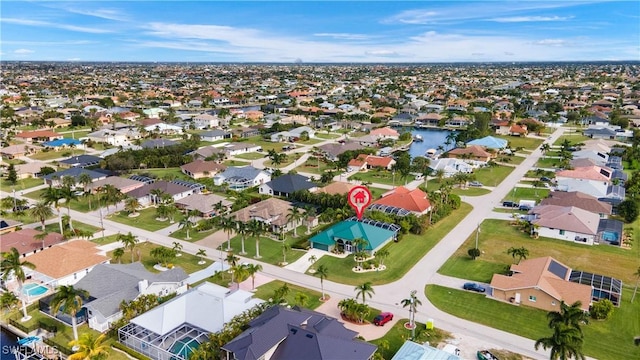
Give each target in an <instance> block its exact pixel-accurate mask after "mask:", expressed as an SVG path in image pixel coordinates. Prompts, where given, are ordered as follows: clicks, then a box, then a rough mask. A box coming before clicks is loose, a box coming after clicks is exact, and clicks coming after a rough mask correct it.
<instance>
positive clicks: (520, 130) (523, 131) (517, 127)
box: [509, 124, 527, 134]
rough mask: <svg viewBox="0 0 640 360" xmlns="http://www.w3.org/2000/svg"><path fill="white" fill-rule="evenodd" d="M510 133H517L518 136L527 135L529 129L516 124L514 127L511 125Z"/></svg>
mask: <svg viewBox="0 0 640 360" xmlns="http://www.w3.org/2000/svg"><path fill="white" fill-rule="evenodd" d="M509 132H512V133H516V134H526V133H527V127H526V126H521V125H518V124H514V125H511V128H510V129H509Z"/></svg>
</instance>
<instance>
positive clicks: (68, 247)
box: [29, 240, 109, 279]
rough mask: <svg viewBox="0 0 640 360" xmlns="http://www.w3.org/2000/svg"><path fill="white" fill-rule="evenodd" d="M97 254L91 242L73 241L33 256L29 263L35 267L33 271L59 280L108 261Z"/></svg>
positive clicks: (30, 257)
mask: <svg viewBox="0 0 640 360" xmlns="http://www.w3.org/2000/svg"><path fill="white" fill-rule="evenodd" d="M98 252H99V250H98V249H97V248H96V245H95V244H93V243H92V242H90V241H86V240H75V241H69V242H67V243H63V244H60V245H58V246H54V247H51V248H49V249H45V250H43V251H40V252H38V253H36V254H33V255H31V256H29V262H31V263H33V264H34V265H35V266H36V267H35V271H37V272H39V273H41V274H44V275H46V276H49V277H51V278H54V279H59V278H61V277H64V276H67V275H71V274H73V273H75V272H78V271H81V270H84V269H87V268H90V267H92V266H95V265H98V264H101V263H105V262H107V261H108V260H109V258H108V257H106V256H103V255H99V254H98Z"/></svg>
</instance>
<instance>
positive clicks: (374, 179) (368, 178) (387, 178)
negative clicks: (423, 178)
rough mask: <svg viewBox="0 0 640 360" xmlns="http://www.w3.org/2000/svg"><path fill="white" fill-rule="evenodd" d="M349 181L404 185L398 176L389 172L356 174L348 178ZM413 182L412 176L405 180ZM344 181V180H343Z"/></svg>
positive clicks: (375, 170)
mask: <svg viewBox="0 0 640 360" xmlns="http://www.w3.org/2000/svg"><path fill="white" fill-rule="evenodd" d="M348 179H349V180H361V181H363V182H370V183H377V184H385V185H396V186H400V185H402V184H404V179H402V178H401V177H400V174H395V175H394V174H393V173H392V172H391V171H389V170H381V169H371V170H369V171H366V172H357V173H355V174H353V175H351V176H349V178H348ZM409 179H411V180H413V176H412V177H409V178H407V180H409ZM345 181H346V179H345Z"/></svg>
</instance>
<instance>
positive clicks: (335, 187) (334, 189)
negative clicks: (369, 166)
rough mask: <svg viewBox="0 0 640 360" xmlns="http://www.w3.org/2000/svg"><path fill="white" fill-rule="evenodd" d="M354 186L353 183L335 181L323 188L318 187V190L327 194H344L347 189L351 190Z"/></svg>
mask: <svg viewBox="0 0 640 360" xmlns="http://www.w3.org/2000/svg"><path fill="white" fill-rule="evenodd" d="M354 187H356V185H355V184H350V183H346V182H341V181H336V182H333V183H331V184H329V185H327V186H325V187H323V188H320V189H318V192H320V193H325V194H329V195H335V194H346V193H348V192H349V191H351V189H353V188H354Z"/></svg>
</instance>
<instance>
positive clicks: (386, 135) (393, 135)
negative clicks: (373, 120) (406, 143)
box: [369, 127, 400, 140]
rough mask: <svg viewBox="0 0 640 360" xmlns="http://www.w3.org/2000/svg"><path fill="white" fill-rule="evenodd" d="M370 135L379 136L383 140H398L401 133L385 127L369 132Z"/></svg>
mask: <svg viewBox="0 0 640 360" xmlns="http://www.w3.org/2000/svg"><path fill="white" fill-rule="evenodd" d="M369 135H372V136H377V137H378V138H381V139H393V140H398V138H399V137H400V133H399V132H398V131H396V130H394V129H392V128H390V127H383V128H379V129H373V130H371V131H370V132H369Z"/></svg>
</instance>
